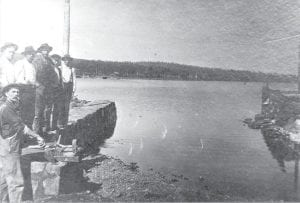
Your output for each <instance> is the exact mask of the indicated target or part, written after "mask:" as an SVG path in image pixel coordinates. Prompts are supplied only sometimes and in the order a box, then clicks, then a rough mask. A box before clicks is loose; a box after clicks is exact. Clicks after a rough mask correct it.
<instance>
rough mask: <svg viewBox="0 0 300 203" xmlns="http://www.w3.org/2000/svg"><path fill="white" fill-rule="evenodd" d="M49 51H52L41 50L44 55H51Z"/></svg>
mask: <svg viewBox="0 0 300 203" xmlns="http://www.w3.org/2000/svg"><path fill="white" fill-rule="evenodd" d="M49 52H50V51H48V50H42V51H41V53H42V55H43V56H48V55H49Z"/></svg>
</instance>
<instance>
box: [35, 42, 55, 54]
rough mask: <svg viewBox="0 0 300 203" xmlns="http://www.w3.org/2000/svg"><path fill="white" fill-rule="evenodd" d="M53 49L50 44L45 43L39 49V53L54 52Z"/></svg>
mask: <svg viewBox="0 0 300 203" xmlns="http://www.w3.org/2000/svg"><path fill="white" fill-rule="evenodd" d="M52 49H53V47H51V46H49V44H47V43H44V44H41V46H40V47H39V48H38V49H37V52H41V51H44V50H46V51H49V52H50V51H52Z"/></svg>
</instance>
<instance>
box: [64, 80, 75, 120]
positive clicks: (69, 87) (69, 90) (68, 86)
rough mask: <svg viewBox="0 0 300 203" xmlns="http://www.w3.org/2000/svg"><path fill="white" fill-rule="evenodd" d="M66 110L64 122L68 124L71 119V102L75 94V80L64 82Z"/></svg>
mask: <svg viewBox="0 0 300 203" xmlns="http://www.w3.org/2000/svg"><path fill="white" fill-rule="evenodd" d="M63 92H64V111H63V119H64V120H63V124H64V125H67V124H68V121H69V112H70V103H71V99H72V96H73V82H68V83H64V88H63Z"/></svg>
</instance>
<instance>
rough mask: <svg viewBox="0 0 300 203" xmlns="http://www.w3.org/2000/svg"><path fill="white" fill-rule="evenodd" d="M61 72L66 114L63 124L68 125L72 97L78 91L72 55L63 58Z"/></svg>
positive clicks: (64, 113) (64, 114)
mask: <svg viewBox="0 0 300 203" xmlns="http://www.w3.org/2000/svg"><path fill="white" fill-rule="evenodd" d="M61 60H62V64H61V72H62V80H63V92H64V112H63V118H64V121H63V124H64V126H65V125H67V124H68V120H69V110H70V103H71V99H72V96H73V95H74V92H75V90H76V73H75V68H73V67H72V66H71V62H72V60H73V58H71V56H70V55H68V54H67V55H65V56H64V57H62V59H61Z"/></svg>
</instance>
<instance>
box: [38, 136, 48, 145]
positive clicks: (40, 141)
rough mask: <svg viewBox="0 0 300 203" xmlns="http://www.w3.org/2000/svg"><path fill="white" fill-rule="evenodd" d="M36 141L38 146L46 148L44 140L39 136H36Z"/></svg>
mask: <svg viewBox="0 0 300 203" xmlns="http://www.w3.org/2000/svg"><path fill="white" fill-rule="evenodd" d="M36 139H37V142H38V144H39V145H40V146H41V147H45V146H46V144H45V140H44V139H43V138H42V137H41V136H38V137H37V138H36Z"/></svg>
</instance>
